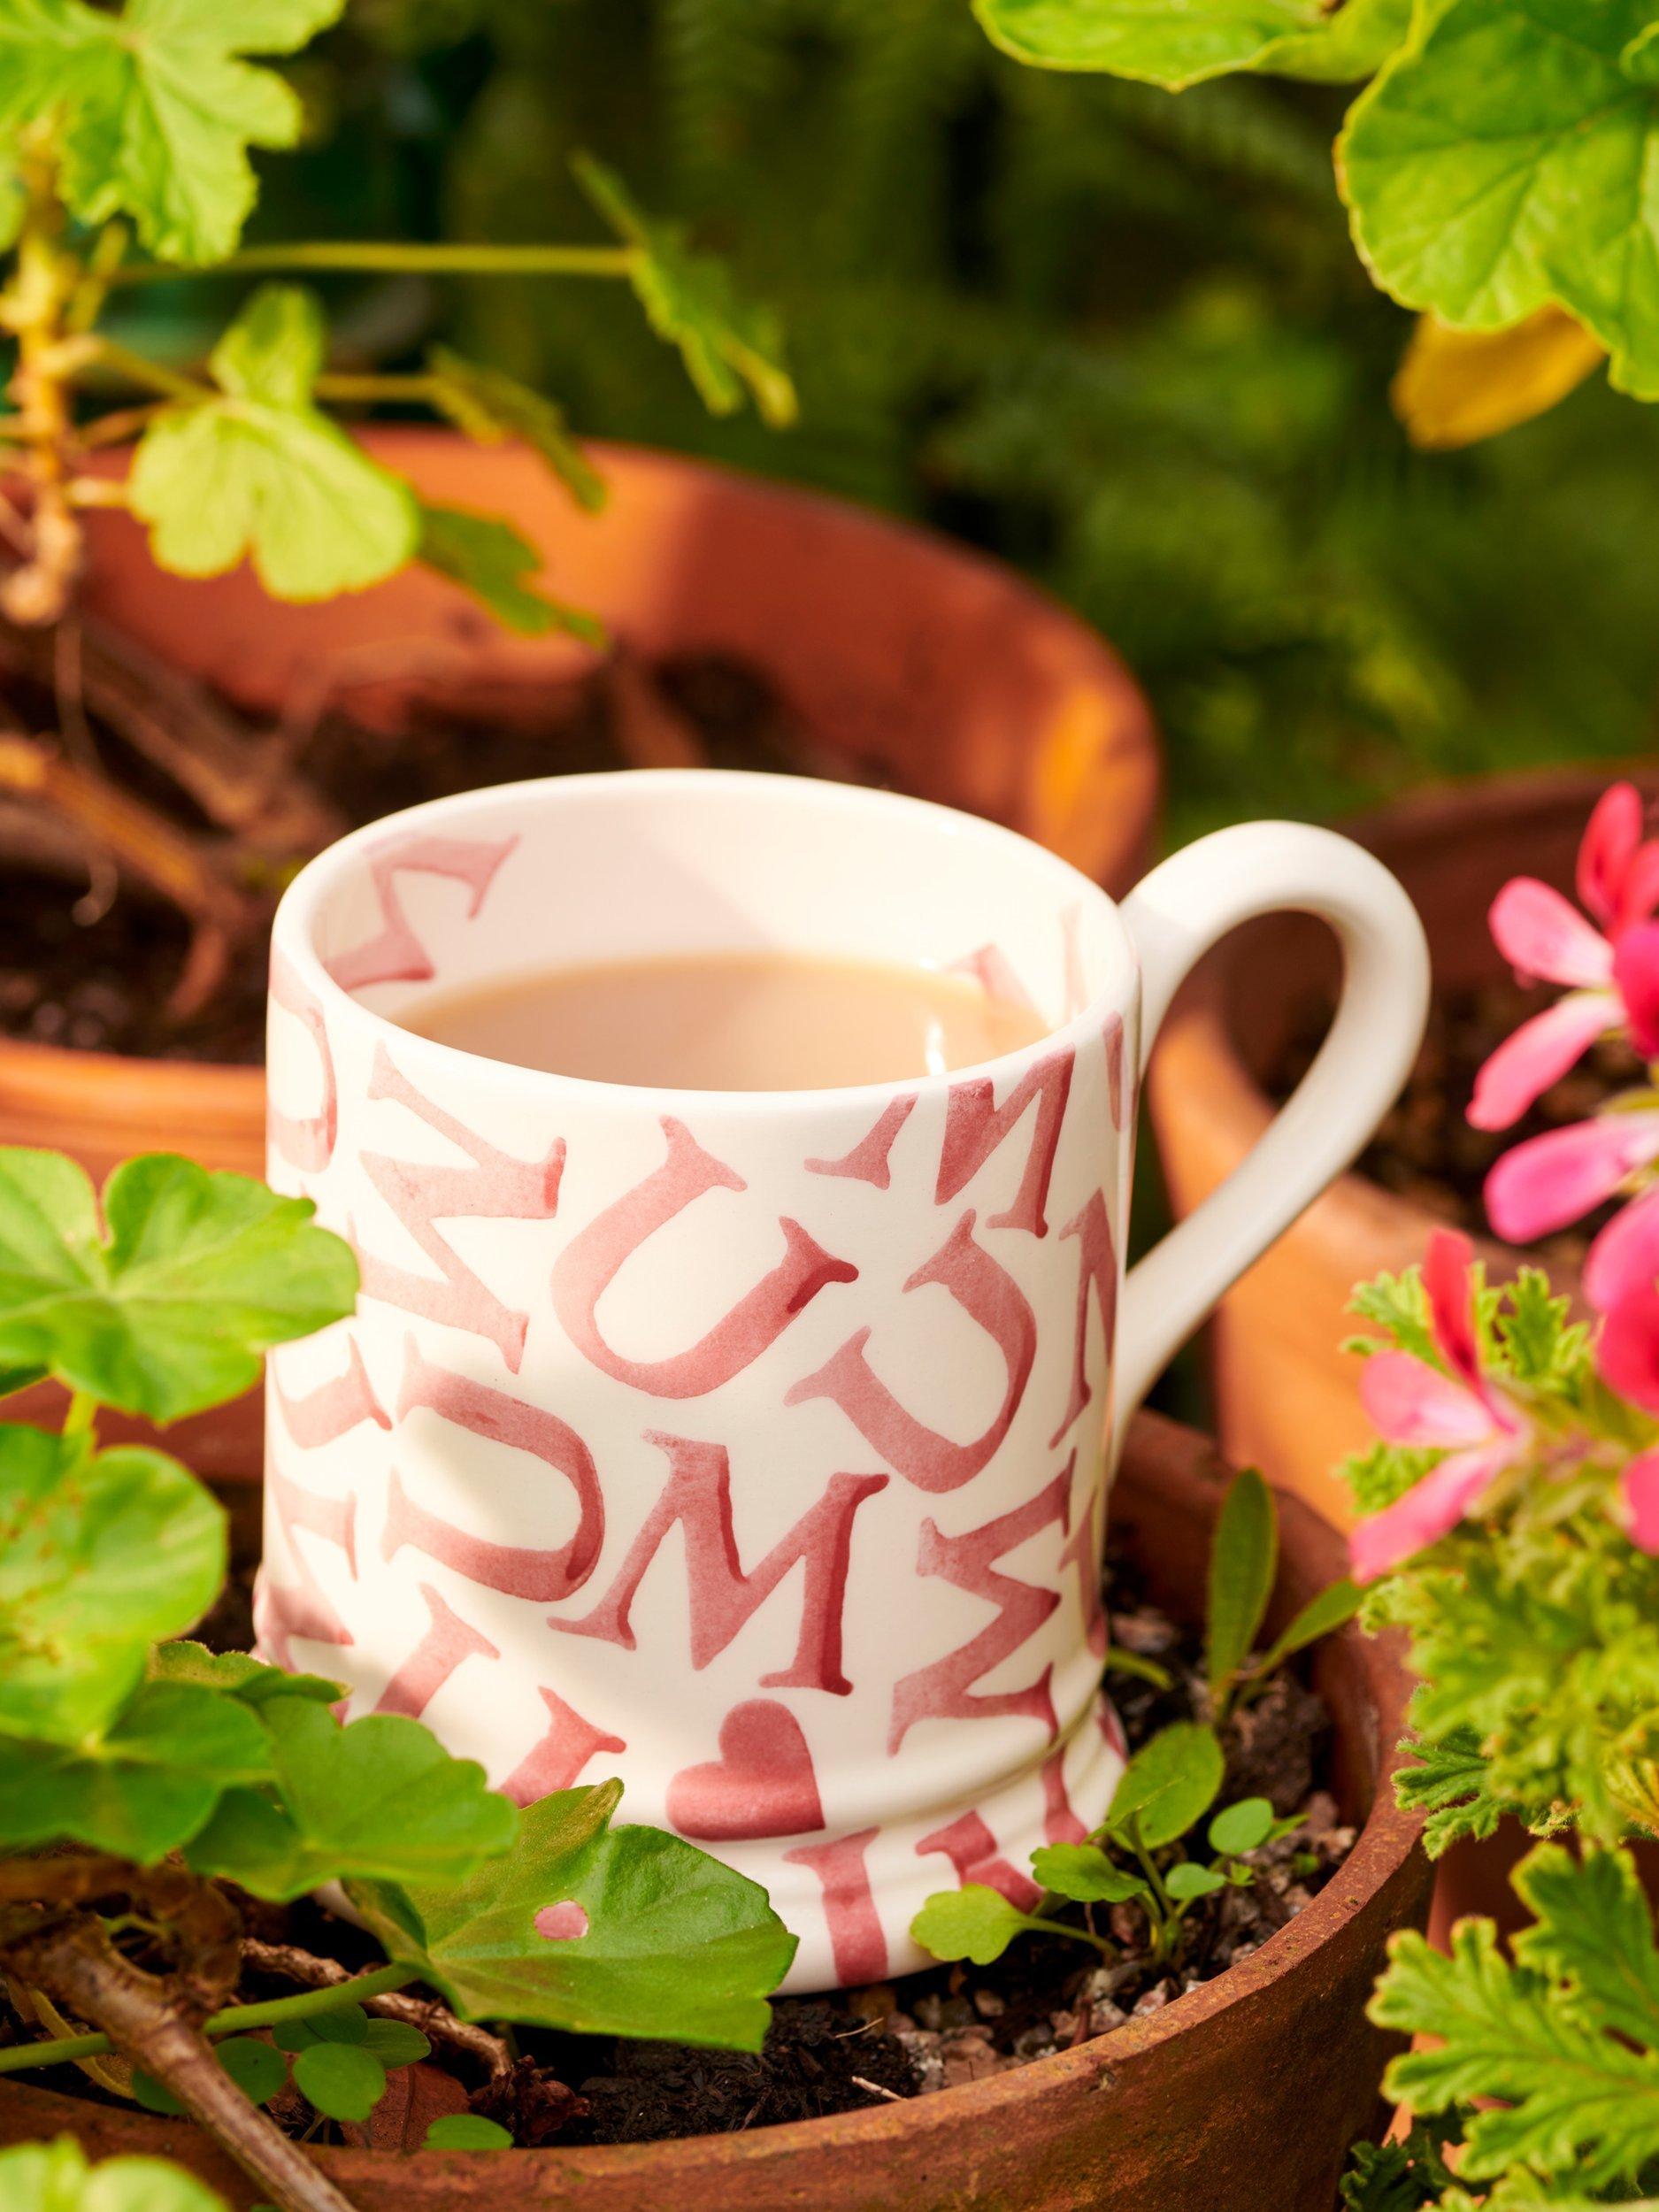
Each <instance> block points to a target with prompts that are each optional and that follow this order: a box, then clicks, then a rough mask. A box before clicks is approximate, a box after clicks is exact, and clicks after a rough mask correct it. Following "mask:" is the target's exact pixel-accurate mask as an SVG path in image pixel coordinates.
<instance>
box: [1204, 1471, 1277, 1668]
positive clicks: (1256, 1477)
mask: <svg viewBox="0 0 1659 2212" xmlns="http://www.w3.org/2000/svg"><path fill="white" fill-rule="evenodd" d="M1278 1567H1279V1514H1278V1511H1277V1509H1275V1507H1274V1504H1273V1494H1272V1492H1271V1490H1270V1489H1269V1488H1268V1486H1267V1485H1266V1483H1265V1482H1263V1479H1262V1477H1261V1475H1260V1473H1259V1472H1258V1471H1257V1470H1256V1468H1254V1467H1246V1468H1244V1469H1242V1470H1241V1471H1240V1472H1239V1473H1238V1474H1237V1475H1235V1476H1234V1478H1233V1481H1232V1483H1231V1484H1230V1485H1229V1486H1228V1489H1227V1494H1226V1496H1225V1499H1224V1500H1223V1501H1222V1506H1221V1511H1220V1514H1219V1515H1218V1516H1217V1521H1216V1533H1215V1537H1214V1540H1213V1541H1212V1542H1211V1544H1210V1595H1209V1602H1208V1606H1207V1609H1206V1612H1205V1632H1204V1672H1205V1675H1206V1677H1207V1678H1208V1680H1209V1683H1210V1689H1211V1691H1212V1692H1213V1693H1225V1689H1226V1686H1227V1685H1228V1684H1229V1683H1230V1682H1231V1681H1232V1680H1233V1677H1234V1676H1235V1675H1236V1674H1237V1673H1238V1672H1239V1671H1240V1668H1241V1667H1242V1666H1243V1664H1244V1663H1245V1661H1246V1660H1247V1659H1248V1657H1249V1655H1250V1653H1251V1650H1252V1649H1253V1648H1254V1647H1255V1643H1256V1631H1257V1629H1259V1628H1260V1626H1261V1625H1262V1622H1263V1618H1264V1617H1265V1616H1266V1613H1267V1601H1268V1600H1269V1599H1270V1598H1271V1596H1272V1594H1273V1577H1274V1575H1275V1573H1276V1572H1277V1571H1278Z"/></svg>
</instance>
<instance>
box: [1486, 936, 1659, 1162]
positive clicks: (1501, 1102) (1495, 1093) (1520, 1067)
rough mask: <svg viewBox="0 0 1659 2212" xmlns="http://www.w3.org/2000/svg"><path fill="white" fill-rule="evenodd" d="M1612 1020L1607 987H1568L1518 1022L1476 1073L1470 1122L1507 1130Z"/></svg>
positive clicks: (1613, 1004)
mask: <svg viewBox="0 0 1659 2212" xmlns="http://www.w3.org/2000/svg"><path fill="white" fill-rule="evenodd" d="M1655 928H1659V925H1655ZM1618 1018H1619V1006H1618V1001H1617V999H1616V998H1615V997H1614V996H1613V995H1612V993H1611V992H1610V991H1571V992H1569V994H1568V995H1567V996H1566V997H1565V998H1564V999H1563V1000H1562V1001H1561V1002H1559V1004H1557V1005H1555V1006H1552V1007H1551V1008H1550V1009H1549V1010H1548V1013H1545V1014H1534V1015H1533V1017H1532V1020H1531V1021H1527V1022H1523V1023H1522V1024H1521V1026H1520V1027H1519V1028H1518V1029H1517V1031H1516V1032H1515V1034H1514V1035H1513V1036H1512V1037H1508V1038H1506V1039H1505V1040H1504V1041H1503V1043H1502V1044H1501V1045H1500V1046H1499V1047H1498V1048H1497V1050H1496V1051H1495V1052H1494V1054H1493V1055H1492V1056H1491V1058H1490V1059H1489V1060H1488V1061H1487V1062H1486V1065H1485V1066H1484V1067H1483V1068H1482V1069H1481V1071H1480V1072H1479V1075H1478V1076H1476V1078H1475V1094H1474V1097H1473V1098H1472V1099H1471V1101H1470V1104H1469V1119H1470V1121H1471V1124H1472V1125H1473V1126H1474V1127H1475V1128H1477V1129H1507V1128H1509V1125H1511V1123H1514V1122H1517V1121H1519V1119H1520V1118H1521V1116H1522V1115H1523V1114H1524V1113H1525V1111H1526V1110H1527V1108H1528V1107H1529V1106H1530V1105H1532V1102H1533V1101H1534V1100H1535V1099H1538V1098H1541V1097H1542V1096H1543V1094H1544V1093H1545V1092H1546V1091H1547V1090H1548V1088H1549V1087H1550V1085H1551V1084H1552V1083H1555V1082H1558V1081H1559V1080H1560V1079H1561V1078H1562V1077H1563V1075H1565V1073H1566V1072H1567V1070H1568V1069H1569V1068H1570V1067H1571V1065H1572V1064H1573V1063H1574V1061H1575V1060H1577V1059H1578V1058H1579V1057H1580V1056H1581V1055H1582V1054H1584V1053H1585V1052H1586V1051H1587V1050H1588V1049H1589V1048H1590V1047H1591V1046H1592V1045H1593V1044H1594V1042H1595V1041H1596V1039H1597V1038H1598V1037H1599V1036H1601V1034H1602V1033H1603V1032H1604V1031H1606V1030H1609V1029H1612V1028H1614V1027H1615V1026H1617V1022H1618Z"/></svg>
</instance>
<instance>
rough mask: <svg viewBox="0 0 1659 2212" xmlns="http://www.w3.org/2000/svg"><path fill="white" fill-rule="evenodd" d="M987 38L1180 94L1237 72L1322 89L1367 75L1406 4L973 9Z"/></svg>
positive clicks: (1200, 1)
mask: <svg viewBox="0 0 1659 2212" xmlns="http://www.w3.org/2000/svg"><path fill="white" fill-rule="evenodd" d="M974 12H975V14H976V15H977V16H978V17H979V21H980V22H981V24H983V26H984V27H985V30H986V33H987V36H988V37H989V38H990V39H991V40H992V42H994V43H995V45H998V46H1000V47H1001V48H1002V50H1003V51H1004V52H1005V53H1009V54H1012V55H1013V57H1014V58H1015V60H1016V61H1024V62H1031V63H1034V64H1035V65H1037V66H1038V67H1039V68H1042V69H1090V70H1106V71H1110V73H1111V74H1112V75H1114V76H1118V77H1134V78H1139V79H1140V80H1141V81H1143V82H1146V83H1148V84H1156V85H1163V86H1164V88H1166V89H1167V90H1169V91H1171V92H1174V91H1179V90H1180V89H1182V88H1184V87H1185V86H1187V85H1194V84H1198V83H1200V82H1202V80H1203V79H1205V78H1206V77H1219V76H1225V75H1226V74H1227V73H1230V72H1231V71H1233V70H1238V69H1256V70H1271V71H1274V72H1276V73H1279V74H1282V75H1285V76H1290V77H1317V78H1319V79H1322V80H1324V81H1326V82H1330V83H1340V82H1343V81H1348V80H1350V79H1355V78H1359V77H1365V76H1369V75H1370V74H1371V71H1372V70H1373V69H1375V68H1376V67H1377V66H1378V65H1379V63H1380V62H1381V61H1382V60H1383V59H1384V58H1385V57H1386V55H1387V54H1388V53H1389V52H1390V51H1391V50H1393V48H1394V46H1396V45H1397V44H1398V43H1399V42H1400V41H1401V40H1402V39H1403V38H1404V36H1405V35H1406V29H1407V27H1408V25H1409V20H1410V13H1411V0H1348V4H1347V5H1346V6H1344V7H1342V8H1340V9H1329V8H1327V7H1325V6H1324V5H1322V4H1321V0H974Z"/></svg>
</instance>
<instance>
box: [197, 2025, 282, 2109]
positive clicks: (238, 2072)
mask: <svg viewBox="0 0 1659 2212" xmlns="http://www.w3.org/2000/svg"><path fill="white" fill-rule="evenodd" d="M213 2055H214V2057H215V2058H216V2059H217V2060H218V2061H219V2064H220V2065H221V2066H222V2067H223V2068H224V2069H225V2071H226V2072H227V2074H228V2075H229V2076H230V2078H231V2079H232V2080H233V2081H234V2083H235V2085H236V2086H237V2088H238V2089H240V2090H241V2092H242V2095H243V2096H244V2097H246V2098H247V2100H248V2101H249V2103H250V2104H269V2103H270V2101H271V2100H272V2098H273V2097H274V2096H278V2095H280V2093H281V2091H282V2089H283V2087H284V2085H286V2083H287V2081H288V2066H287V2063H286V2062H285V2061H284V2059H283V2056H282V2054H281V2052H280V2051H278V2050H273V2048H272V2047H271V2045H270V2044H269V2043H262V2042H261V2041H260V2039H259V2038H258V2037H257V2035H232V2036H227V2038H226V2039H225V2040H224V2042H222V2043H216V2044H214V2046H213Z"/></svg>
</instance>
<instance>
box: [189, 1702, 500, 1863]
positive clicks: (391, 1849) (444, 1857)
mask: <svg viewBox="0 0 1659 2212" xmlns="http://www.w3.org/2000/svg"><path fill="white" fill-rule="evenodd" d="M259 1717H260V1718H261V1719H262V1720H263V1721H264V1723H265V1726H266V1727H267V1728H268V1729H269V1730H270V1732H271V1736H272V1740H273V1772H274V1788H273V1790H272V1791H270V1792H268V1793H267V1792H259V1791H254V1790H248V1789H237V1790H232V1791H230V1792H228V1793H227V1795H226V1797H225V1799H224V1801H223V1802H222V1803H221V1804H220V1806H219V1809H218V1811H217V1813H216V1814H215V1815H214V1816H213V1818H212V1820H211V1822H209V1824H208V1825H207V1826H206V1827H205V1828H204V1830H203V1831H202V1832H201V1833H200V1834H199V1835H196V1837H195V1839H194V1840H193V1841H192V1842H191V1844H190V1847H189V1851H188V1858H189V1861H190V1863H191V1865H192V1866H194V1867H195V1868H196V1870H198V1872H201V1873H204V1874H219V1875H223V1876H225V1877H227V1878H228V1879H230V1880H231V1881H234V1882H240V1883H241V1885H242V1887H243V1888H244V1889H247V1890H251V1891H252V1892H253V1893H254V1895H255V1896H257V1897H270V1898H277V1899H283V1898H290V1897H298V1896H301V1895H303V1893H304V1892H305V1891H307V1890H311V1889H315V1888H316V1887H317V1886H318V1885H319V1883H320V1882H326V1881H334V1880H336V1879H342V1878H345V1877H347V1876H352V1875H356V1876H363V1877H379V1878H384V1879H386V1880H388V1881H396V1880H399V1879H408V1880H411V1881H418V1880H420V1879H421V1878H426V1879H427V1880H429V1881H433V1882H456V1881H459V1880H461V1879H463V1878H465V1876H467V1875H469V1874H470V1873H471V1872H472V1870H474V1869H475V1868H476V1867H477V1866H478V1865H479V1864H480V1862H483V1861H486V1860H488V1859H490V1858H492V1857H495V1856H497V1855H500V1854H501V1853H503V1852H504V1851H505V1850H506V1849H507V1847H508V1846H509V1845H510V1844H511V1841H512V1838H513V1832H514V1828H515V1826H516V1824H517V1821H518V1815H517V1813H516V1811H515V1809H514V1808H513V1806H512V1805H511V1803H510V1802H509V1801H508V1800H507V1799H506V1798H504V1797H501V1796H498V1795H497V1794H496V1793H495V1792H494V1791H493V1790H491V1789H490V1788H489V1787H488V1785H487V1784H486V1782H485V1779H484V1770H483V1769H482V1768H481V1767H480V1766H479V1765H477V1764H476V1763H475V1762H473V1761H472V1760H471V1759H453V1758H451V1757H450V1755H449V1753H448V1752H447V1751H446V1750H445V1749H444V1748H443V1747H442V1744H440V1743H439V1741H438V1740H437V1738H436V1737H435V1736H434V1735H433V1733H432V1732H431V1731H430V1730H429V1729H426V1728H423V1727H422V1726H421V1724H420V1723H419V1721H413V1720H405V1719H403V1718H402V1717H399V1716H397V1715H396V1714H391V1713H371V1714H369V1715H368V1716H367V1717H365V1718H364V1719H362V1720H357V1721H352V1722H351V1723H350V1724H349V1725H348V1726H346V1727H343V1728H342V1726H341V1725H340V1724H339V1722H338V1721H336V1720H335V1719H334V1716H333V1714H332V1713H330V1712H328V1711H327V1710H326V1709H325V1708H324V1707H323V1706H321V1705H319V1704H317V1703H316V1702H315V1701H312V1700H310V1699H303V1698H280V1697H278V1698H272V1699H271V1700H270V1701H268V1702H267V1703H265V1705H263V1706H262V1707H261V1708H260V1716H259Z"/></svg>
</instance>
